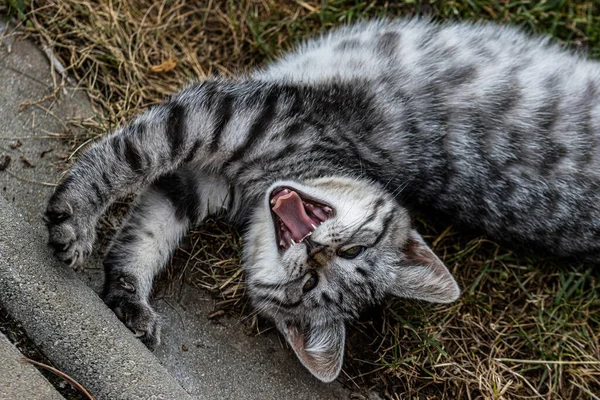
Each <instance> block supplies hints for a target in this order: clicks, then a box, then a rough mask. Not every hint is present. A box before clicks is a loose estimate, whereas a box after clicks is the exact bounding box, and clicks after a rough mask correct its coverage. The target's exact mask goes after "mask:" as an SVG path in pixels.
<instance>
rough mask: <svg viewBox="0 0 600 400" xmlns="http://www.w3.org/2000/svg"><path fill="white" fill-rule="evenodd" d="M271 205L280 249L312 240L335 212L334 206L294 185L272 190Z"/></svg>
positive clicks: (270, 195) (277, 243) (282, 250)
mask: <svg viewBox="0 0 600 400" xmlns="http://www.w3.org/2000/svg"><path fill="white" fill-rule="evenodd" d="M269 206H270V214H271V219H272V221H273V226H274V228H275V244H276V246H277V248H278V249H279V251H280V252H284V251H286V250H288V249H289V248H290V247H292V246H294V245H296V244H299V243H303V242H305V241H308V240H309V237H310V236H312V234H313V232H314V231H315V230H316V229H318V227H319V226H320V225H321V224H322V223H323V222H325V221H327V220H328V219H329V218H331V217H333V216H334V215H335V209H334V208H333V206H331V205H330V204H328V203H327V202H325V201H324V200H322V199H318V198H316V197H314V196H311V195H308V194H306V193H305V192H303V191H302V190H299V189H298V188H297V187H295V186H292V185H285V186H283V185H282V186H276V187H275V188H274V189H273V190H271V192H270V194H269Z"/></svg>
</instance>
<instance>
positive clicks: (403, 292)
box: [389, 230, 460, 303]
mask: <svg viewBox="0 0 600 400" xmlns="http://www.w3.org/2000/svg"><path fill="white" fill-rule="evenodd" d="M397 268H398V270H397V271H396V273H397V275H396V276H397V277H396V281H395V282H394V283H393V285H392V287H391V288H390V289H389V291H390V292H391V294H393V295H395V296H399V297H408V298H411V299H418V300H425V301H430V302H432V303H450V302H452V301H455V300H457V299H458V297H459V296H460V289H459V288H458V284H457V283H456V280H454V277H452V275H451V274H450V271H448V268H446V266H445V265H444V263H442V261H441V260H440V259H439V258H438V257H437V256H436V255H435V254H434V253H433V251H432V250H431V249H430V248H429V246H427V244H426V243H425V241H424V240H423V238H422V237H421V235H419V234H418V233H417V231H415V230H411V232H410V235H409V238H408V241H407V242H406V243H405V244H404V245H403V247H402V260H401V261H400V263H399V264H398V267H397Z"/></svg>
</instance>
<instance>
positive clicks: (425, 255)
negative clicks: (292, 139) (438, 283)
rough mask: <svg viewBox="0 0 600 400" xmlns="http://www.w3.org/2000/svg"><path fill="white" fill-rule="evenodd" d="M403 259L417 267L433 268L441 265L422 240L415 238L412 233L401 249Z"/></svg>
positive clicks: (440, 261)
mask: <svg viewBox="0 0 600 400" xmlns="http://www.w3.org/2000/svg"><path fill="white" fill-rule="evenodd" d="M403 252H404V257H405V258H406V260H407V261H408V262H410V263H414V264H417V265H431V266H435V265H438V264H441V265H442V266H444V264H443V263H442V260H440V259H439V258H438V256H436V255H435V253H434V252H433V250H431V249H430V248H429V246H427V244H426V243H425V242H424V241H423V239H422V238H421V237H420V236H419V237H416V235H414V233H411V235H410V237H409V238H408V241H407V242H406V244H405V245H404V247H403Z"/></svg>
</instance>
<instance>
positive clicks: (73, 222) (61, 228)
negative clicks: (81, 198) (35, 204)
mask: <svg viewBox="0 0 600 400" xmlns="http://www.w3.org/2000/svg"><path fill="white" fill-rule="evenodd" d="M90 215H92V213H86V212H85V211H80V210H79V209H78V207H77V206H76V205H74V202H69V201H67V200H64V198H62V197H61V196H57V195H55V196H52V198H50V201H49V202H48V206H47V208H46V214H45V217H46V218H45V221H46V226H47V227H48V244H49V245H50V246H51V247H52V248H53V249H54V255H55V256H56V257H57V258H58V259H59V260H61V261H62V262H64V263H67V264H69V265H70V266H71V267H73V268H75V269H77V268H79V267H81V265H82V264H83V262H84V260H85V259H86V258H87V257H88V256H89V255H90V254H91V252H92V246H93V244H94V238H95V226H94V225H95V224H94V223H93V219H92V218H90Z"/></svg>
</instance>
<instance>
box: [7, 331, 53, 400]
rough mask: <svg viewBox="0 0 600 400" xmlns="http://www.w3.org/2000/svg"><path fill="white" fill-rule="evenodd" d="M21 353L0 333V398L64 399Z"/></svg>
mask: <svg viewBox="0 0 600 400" xmlns="http://www.w3.org/2000/svg"><path fill="white" fill-rule="evenodd" d="M21 358H22V355H21V353H20V352H19V350H17V348H16V347H15V346H13V345H12V343H11V342H9V341H8V339H7V338H6V336H4V335H3V334H2V333H0V360H2V362H0V399H6V400H9V399H30V400H64V397H62V396H61V395H60V394H59V393H58V392H57V391H56V389H54V387H52V385H51V384H50V383H49V382H48V381H47V380H46V378H44V377H43V375H42V374H40V372H39V371H38V370H37V369H35V367H34V366H33V365H31V364H28V363H25V362H22V361H21V360H20V359H21Z"/></svg>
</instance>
